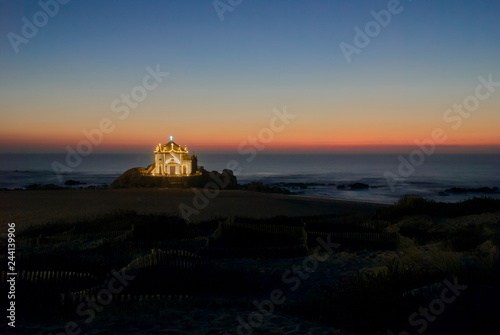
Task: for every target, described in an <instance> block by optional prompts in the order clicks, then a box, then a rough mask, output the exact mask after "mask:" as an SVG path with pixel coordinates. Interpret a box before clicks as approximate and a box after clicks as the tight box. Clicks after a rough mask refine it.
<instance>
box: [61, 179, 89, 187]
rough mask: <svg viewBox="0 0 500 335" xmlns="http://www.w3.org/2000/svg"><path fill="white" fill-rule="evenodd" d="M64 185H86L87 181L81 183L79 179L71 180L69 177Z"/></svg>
mask: <svg viewBox="0 0 500 335" xmlns="http://www.w3.org/2000/svg"><path fill="white" fill-rule="evenodd" d="M64 185H66V186H74V185H87V183H82V182H81V181H79V180H73V179H70V180H66V181H65V182H64Z"/></svg>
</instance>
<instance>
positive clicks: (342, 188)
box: [337, 185, 345, 190]
mask: <svg viewBox="0 0 500 335" xmlns="http://www.w3.org/2000/svg"><path fill="white" fill-rule="evenodd" d="M337 190H345V185H339V186H337Z"/></svg>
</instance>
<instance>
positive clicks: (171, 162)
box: [148, 136, 198, 177]
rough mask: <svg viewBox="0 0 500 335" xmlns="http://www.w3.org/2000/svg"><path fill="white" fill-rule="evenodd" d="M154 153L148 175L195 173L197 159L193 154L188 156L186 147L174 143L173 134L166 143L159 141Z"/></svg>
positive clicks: (173, 175)
mask: <svg viewBox="0 0 500 335" xmlns="http://www.w3.org/2000/svg"><path fill="white" fill-rule="evenodd" d="M154 154H155V162H154V164H153V166H152V167H151V168H150V169H148V174H149V175H152V176H168V177H182V176H190V175H194V174H197V171H198V159H197V158H196V156H194V155H192V156H189V155H188V150H187V147H186V146H184V148H182V147H181V146H180V145H178V144H177V143H175V142H174V138H173V136H170V142H168V143H167V144H163V145H162V144H161V143H159V144H158V145H157V146H156V148H155V151H154Z"/></svg>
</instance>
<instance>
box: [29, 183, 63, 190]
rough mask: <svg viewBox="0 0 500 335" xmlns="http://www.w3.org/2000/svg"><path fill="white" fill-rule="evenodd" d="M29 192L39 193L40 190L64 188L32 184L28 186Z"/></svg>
mask: <svg viewBox="0 0 500 335" xmlns="http://www.w3.org/2000/svg"><path fill="white" fill-rule="evenodd" d="M26 189H27V190H30V191H39V190H63V189H64V187H61V186H57V185H54V184H31V185H28V186H26Z"/></svg>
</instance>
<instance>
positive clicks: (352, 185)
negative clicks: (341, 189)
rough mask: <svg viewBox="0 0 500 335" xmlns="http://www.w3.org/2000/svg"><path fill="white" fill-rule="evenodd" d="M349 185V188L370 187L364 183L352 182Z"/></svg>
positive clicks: (361, 188) (360, 188)
mask: <svg viewBox="0 0 500 335" xmlns="http://www.w3.org/2000/svg"><path fill="white" fill-rule="evenodd" d="M349 187H350V188H351V190H363V189H367V188H370V185H368V184H364V183H354V184H350V185H349Z"/></svg>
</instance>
